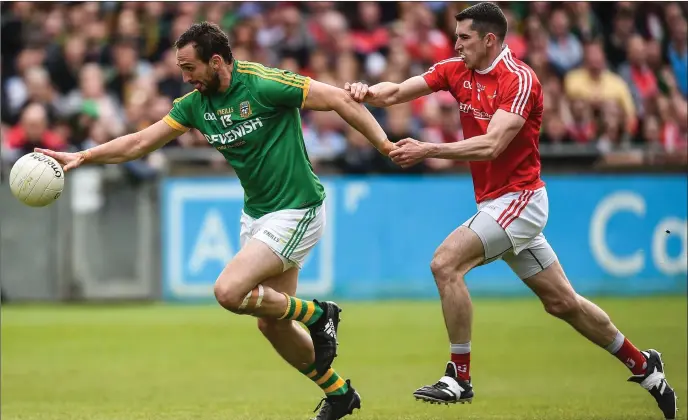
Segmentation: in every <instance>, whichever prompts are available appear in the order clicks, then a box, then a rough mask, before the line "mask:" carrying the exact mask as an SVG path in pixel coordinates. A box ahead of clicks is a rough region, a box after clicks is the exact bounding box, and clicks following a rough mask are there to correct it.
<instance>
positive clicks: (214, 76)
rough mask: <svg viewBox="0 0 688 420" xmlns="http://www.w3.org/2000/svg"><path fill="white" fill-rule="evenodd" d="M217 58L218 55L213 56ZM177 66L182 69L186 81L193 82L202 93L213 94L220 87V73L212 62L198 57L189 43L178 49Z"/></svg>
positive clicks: (195, 87)
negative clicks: (205, 61) (206, 61)
mask: <svg viewBox="0 0 688 420" xmlns="http://www.w3.org/2000/svg"><path fill="white" fill-rule="evenodd" d="M213 59H216V57H213V58H212V59H211V61H212V60H213ZM177 66H179V68H180V69H181V70H182V77H183V79H184V83H189V84H191V85H192V86H193V87H194V89H196V90H198V91H199V92H200V93H201V94H202V95H212V94H214V93H216V92H217V91H218V89H219V88H220V75H219V74H218V72H217V71H215V70H213V68H212V66H211V65H210V63H204V62H203V61H202V60H201V59H199V58H198V54H197V53H196V50H195V49H194V47H193V45H191V44H189V45H186V46H184V47H183V48H180V49H179V50H178V51H177Z"/></svg>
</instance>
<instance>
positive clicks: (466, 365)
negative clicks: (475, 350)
mask: <svg viewBox="0 0 688 420" xmlns="http://www.w3.org/2000/svg"><path fill="white" fill-rule="evenodd" d="M451 361H452V362H454V364H455V365H456V375H457V377H458V378H459V379H461V380H463V381H468V380H469V379H470V377H471V376H470V370H471V353H470V352H468V353H462V354H456V353H452V354H451Z"/></svg>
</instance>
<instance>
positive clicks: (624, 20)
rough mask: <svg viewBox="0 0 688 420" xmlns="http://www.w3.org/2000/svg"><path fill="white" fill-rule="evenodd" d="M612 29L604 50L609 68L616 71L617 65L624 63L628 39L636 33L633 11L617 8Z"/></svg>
mask: <svg viewBox="0 0 688 420" xmlns="http://www.w3.org/2000/svg"><path fill="white" fill-rule="evenodd" d="M619 4H620V3H619ZM613 28H614V29H613V31H612V33H611V34H610V35H609V37H607V38H606V43H605V47H604V49H605V53H606V56H607V60H608V61H609V66H610V68H611V69H612V70H613V71H616V70H617V68H618V67H619V65H620V64H621V63H623V62H624V61H626V44H627V42H628V39H629V38H630V37H631V35H633V34H634V33H636V30H635V15H634V13H633V11H632V10H631V9H629V8H626V7H621V6H619V8H618V9H617V12H616V15H615V16H614V22H613Z"/></svg>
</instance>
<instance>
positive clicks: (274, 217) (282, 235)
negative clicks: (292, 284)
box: [253, 204, 326, 271]
mask: <svg viewBox="0 0 688 420" xmlns="http://www.w3.org/2000/svg"><path fill="white" fill-rule="evenodd" d="M325 223H326V214H325V205H324V204H322V205H319V206H316V207H311V208H307V209H290V210H282V211H278V212H275V213H271V214H268V215H266V216H264V217H262V218H260V219H258V220H257V221H256V224H255V227H254V228H253V238H255V239H258V240H260V241H262V242H264V243H265V244H266V245H268V246H269V247H270V248H271V249H272V250H273V251H274V253H275V255H277V256H278V257H279V258H280V259H281V260H282V261H283V263H284V270H285V271H286V270H289V269H291V268H298V269H300V268H302V267H303V263H304V262H305V260H306V257H307V256H308V254H309V253H310V252H311V251H312V249H313V248H314V247H315V245H316V244H317V243H318V241H319V240H320V238H321V237H322V235H323V233H324V231H325Z"/></svg>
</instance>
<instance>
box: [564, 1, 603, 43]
mask: <svg viewBox="0 0 688 420" xmlns="http://www.w3.org/2000/svg"><path fill="white" fill-rule="evenodd" d="M567 5H568V6H569V10H571V13H572V15H573V29H572V32H573V34H574V35H576V36H577V37H578V39H579V40H580V41H581V42H582V43H585V44H587V43H590V42H596V41H599V39H600V37H601V36H602V24H601V23H600V20H599V19H598V18H597V15H595V12H593V11H592V9H591V8H590V3H589V2H587V1H576V2H571V3H567Z"/></svg>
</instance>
